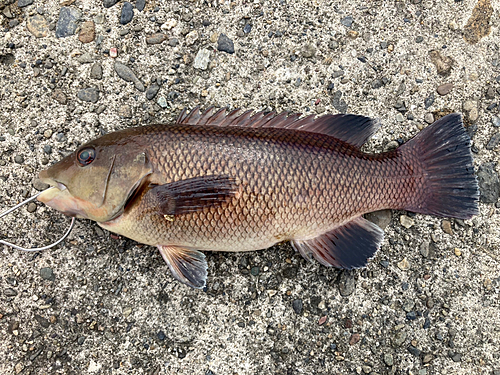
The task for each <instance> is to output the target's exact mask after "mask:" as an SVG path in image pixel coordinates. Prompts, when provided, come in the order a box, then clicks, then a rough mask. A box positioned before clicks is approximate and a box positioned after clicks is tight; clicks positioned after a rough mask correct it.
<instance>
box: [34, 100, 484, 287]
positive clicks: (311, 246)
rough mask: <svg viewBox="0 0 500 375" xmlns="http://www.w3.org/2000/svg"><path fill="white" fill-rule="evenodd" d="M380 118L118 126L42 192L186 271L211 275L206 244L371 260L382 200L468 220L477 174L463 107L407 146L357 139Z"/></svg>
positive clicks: (204, 117) (192, 279) (211, 117)
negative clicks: (378, 145) (380, 147)
mask: <svg viewBox="0 0 500 375" xmlns="http://www.w3.org/2000/svg"><path fill="white" fill-rule="evenodd" d="M376 129H377V123H376V122H375V121H373V120H371V119H369V118H367V117H363V116H357V115H324V116H322V117H319V118H316V119H315V118H314V117H313V116H306V117H303V118H300V116H299V115H294V114H292V115H289V114H286V113H282V114H279V115H276V114H274V113H270V114H269V113H263V112H260V113H257V114H255V115H251V114H250V113H249V112H245V113H244V114H243V115H241V116H239V115H238V112H237V111H232V112H230V113H229V114H227V115H226V113H225V110H224V109H221V110H219V111H218V112H216V113H215V114H212V110H211V109H209V110H207V111H205V112H204V113H201V112H200V111H199V110H198V109H195V110H193V111H191V112H190V113H189V114H187V113H186V112H182V113H181V115H180V116H179V119H178V120H177V122H176V123H174V124H170V125H150V126H144V127H138V128H131V129H126V130H122V131H118V132H115V133H110V134H106V135H104V136H102V137H101V138H98V139H96V140H93V141H91V142H89V143H87V144H85V145H82V146H81V147H80V148H79V149H78V150H76V151H75V152H74V153H73V154H71V155H69V156H67V157H66V158H64V159H63V160H61V161H60V162H59V163H57V164H55V165H54V166H52V167H50V168H49V169H48V170H45V171H42V172H41V173H40V178H41V179H42V181H44V182H46V183H48V184H50V185H51V186H53V188H51V189H48V190H47V191H46V192H44V193H42V194H40V196H38V198H37V199H39V200H40V201H42V202H44V203H46V204H47V205H49V206H50V207H53V208H55V209H57V210H59V211H61V212H63V213H65V214H68V215H71V216H77V217H82V218H88V219H91V220H95V221H96V222H98V224H99V225H100V226H102V227H103V228H105V229H108V230H110V231H112V232H115V233H118V234H122V235H124V236H126V237H129V238H131V239H134V240H136V241H139V242H142V243H145V244H149V245H154V246H157V247H158V249H159V250H160V253H161V255H162V256H163V258H164V259H165V261H166V262H167V264H168V265H169V267H170V270H171V272H172V274H173V276H174V277H175V278H177V279H178V280H179V281H181V282H183V283H185V284H187V285H189V286H192V287H196V288H202V287H204V286H205V285H206V278H207V263H206V260H205V256H204V255H203V253H201V252H200V251H202V250H211V251H232V252H236V251H251V250H259V249H265V248H268V247H270V246H272V245H274V244H276V243H279V242H283V241H291V244H292V246H293V248H294V249H295V250H297V251H298V252H300V254H301V255H302V256H304V258H306V259H308V260H312V259H313V258H314V259H316V260H317V261H319V262H320V263H321V264H323V265H325V266H335V267H339V268H347V269H352V268H358V267H363V266H366V264H367V262H368V261H369V259H370V258H372V257H373V256H374V255H375V253H376V251H377V250H378V249H379V248H380V244H381V242H382V240H383V231H382V230H381V229H380V228H379V227H377V226H376V225H375V224H373V223H371V222H369V221H368V220H366V219H364V218H363V217H362V215H363V214H365V213H368V212H372V211H376V210H380V209H403V210H408V211H413V212H417V213H422V214H433V215H438V216H446V217H455V218H460V219H468V218H471V217H472V216H473V215H475V214H477V212H478V196H479V193H478V186H477V181H476V178H475V176H474V168H473V162H472V156H471V151H470V139H469V138H468V136H467V134H466V132H465V130H464V128H463V125H462V121H461V117H460V115H458V114H451V115H448V116H445V117H443V118H442V119H440V120H438V121H436V122H435V123H434V124H432V125H430V126H428V127H427V128H425V129H424V130H422V131H421V132H420V133H419V134H418V135H417V136H415V137H414V138H413V139H411V140H410V141H408V142H407V143H405V144H404V145H402V146H400V147H399V148H398V149H396V150H393V151H389V152H385V153H381V154H367V153H364V152H362V151H360V147H361V146H362V145H363V144H364V143H365V142H366V140H367V139H368V138H369V137H370V136H371V135H372V134H373V133H374V132H375V131H376Z"/></svg>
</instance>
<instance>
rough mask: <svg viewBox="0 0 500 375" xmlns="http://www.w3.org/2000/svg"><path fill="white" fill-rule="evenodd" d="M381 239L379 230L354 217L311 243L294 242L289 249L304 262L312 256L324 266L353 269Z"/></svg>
mask: <svg viewBox="0 0 500 375" xmlns="http://www.w3.org/2000/svg"><path fill="white" fill-rule="evenodd" d="M383 239H384V232H383V231H382V229H380V228H379V227H378V226H377V225H375V224H373V223H372V222H370V221H368V220H366V219H364V218H362V217H358V218H357V219H354V220H352V221H350V222H348V223H346V224H344V225H342V226H340V227H338V228H335V229H334V230H332V231H330V232H327V233H325V234H323V235H321V236H319V237H316V238H313V239H312V240H307V241H299V240H294V241H292V246H293V248H294V249H295V250H297V251H298V252H300V254H301V255H302V256H303V257H304V258H306V259H307V260H312V259H311V256H312V257H314V258H315V259H316V260H317V261H318V262H320V263H321V264H323V265H325V266H327V267H331V266H333V267H337V268H347V269H353V268H360V267H364V266H366V264H367V263H368V260H369V259H370V258H373V256H374V255H375V253H376V252H377V250H378V249H379V248H380V244H381V243H382V240H383Z"/></svg>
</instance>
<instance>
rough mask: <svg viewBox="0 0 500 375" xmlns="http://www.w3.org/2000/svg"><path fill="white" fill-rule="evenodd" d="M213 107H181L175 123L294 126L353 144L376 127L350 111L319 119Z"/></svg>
mask: <svg viewBox="0 0 500 375" xmlns="http://www.w3.org/2000/svg"><path fill="white" fill-rule="evenodd" d="M213 110H214V107H213V106H212V107H209V108H208V109H207V110H206V111H205V112H203V113H202V112H200V107H199V106H197V107H195V108H194V109H193V110H192V111H191V112H189V113H187V111H186V110H185V109H184V110H182V112H181V114H180V115H179V117H178V118H177V121H176V124H182V125H212V126H214V125H215V126H239V127H247V128H283V129H295V130H302V131H306V132H310V133H318V134H326V135H329V136H332V137H335V138H338V139H340V140H342V141H344V142H347V143H349V144H351V145H353V146H356V147H361V146H362V145H363V144H364V143H365V142H366V141H367V140H368V139H369V138H370V137H371V136H372V135H373V134H374V133H375V131H377V129H378V127H379V124H378V121H375V120H373V119H371V118H369V117H365V116H358V115H351V114H347V115H345V114H338V115H324V116H321V117H318V118H315V116H314V115H309V116H305V117H302V118H301V117H300V116H301V114H300V113H288V112H281V113H280V114H276V112H269V113H266V112H263V111H262V112H257V113H255V114H253V115H252V113H253V110H248V111H246V112H243V113H242V114H240V109H234V110H232V111H231V112H229V113H227V109H226V108H221V109H219V110H218V111H217V112H215V113H214V114H212V113H213Z"/></svg>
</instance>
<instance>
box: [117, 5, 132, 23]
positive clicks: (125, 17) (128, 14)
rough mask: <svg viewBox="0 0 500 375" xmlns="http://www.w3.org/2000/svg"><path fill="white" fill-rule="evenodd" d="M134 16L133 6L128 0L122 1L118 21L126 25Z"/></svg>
mask: <svg viewBox="0 0 500 375" xmlns="http://www.w3.org/2000/svg"><path fill="white" fill-rule="evenodd" d="M133 17H134V6H133V5H132V4H130V3H129V2H128V1H125V2H124V3H123V7H122V12H121V14H120V23H121V24H122V25H126V24H127V23H129V22H130V21H132V18H133Z"/></svg>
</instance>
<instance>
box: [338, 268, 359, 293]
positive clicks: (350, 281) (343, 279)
mask: <svg viewBox="0 0 500 375" xmlns="http://www.w3.org/2000/svg"><path fill="white" fill-rule="evenodd" d="M355 289H356V280H355V279H354V274H353V273H352V272H350V271H346V270H344V271H342V272H341V273H340V279H339V292H340V295H341V296H342V297H347V296H350V295H351V294H352V293H354V290H355Z"/></svg>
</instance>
